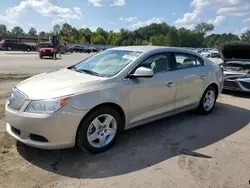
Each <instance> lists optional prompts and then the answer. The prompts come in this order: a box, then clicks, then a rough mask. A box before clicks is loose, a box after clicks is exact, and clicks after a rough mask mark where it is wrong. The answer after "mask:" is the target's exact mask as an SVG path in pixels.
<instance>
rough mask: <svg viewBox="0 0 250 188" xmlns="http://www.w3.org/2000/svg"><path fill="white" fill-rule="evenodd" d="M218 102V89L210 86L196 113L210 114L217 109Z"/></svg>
mask: <svg viewBox="0 0 250 188" xmlns="http://www.w3.org/2000/svg"><path fill="white" fill-rule="evenodd" d="M216 100H217V91H216V88H215V87H214V86H209V87H208V88H207V89H206V90H205V92H204V93H203V95H202V98H201V100H200V104H199V106H198V108H197V109H196V111H197V112H198V113H199V114H202V115H206V114H210V113H211V112H212V111H213V109H214V107H215V104H216Z"/></svg>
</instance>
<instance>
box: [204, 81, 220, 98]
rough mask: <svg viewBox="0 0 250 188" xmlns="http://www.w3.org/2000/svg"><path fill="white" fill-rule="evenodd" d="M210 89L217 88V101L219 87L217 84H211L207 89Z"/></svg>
mask: <svg viewBox="0 0 250 188" xmlns="http://www.w3.org/2000/svg"><path fill="white" fill-rule="evenodd" d="M209 87H214V88H215V90H216V93H215V94H216V99H217V98H218V96H219V86H218V85H217V84H216V83H212V84H210V85H209V86H207V88H206V90H207V89H208V88H209Z"/></svg>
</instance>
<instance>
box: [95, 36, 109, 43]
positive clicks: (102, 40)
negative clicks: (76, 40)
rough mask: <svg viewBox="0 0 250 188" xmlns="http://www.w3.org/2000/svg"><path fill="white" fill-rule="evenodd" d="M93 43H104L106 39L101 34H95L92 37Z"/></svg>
mask: <svg viewBox="0 0 250 188" xmlns="http://www.w3.org/2000/svg"><path fill="white" fill-rule="evenodd" d="M92 43H93V44H106V40H105V38H104V37H103V36H102V35H97V36H94V37H93V38H92Z"/></svg>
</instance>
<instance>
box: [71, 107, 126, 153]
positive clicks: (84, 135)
mask: <svg viewBox="0 0 250 188" xmlns="http://www.w3.org/2000/svg"><path fill="white" fill-rule="evenodd" d="M122 125H123V122H122V119H121V117H120V114H119V113H118V112H117V111H116V110H115V109H113V108H110V107H100V108H98V109H96V110H94V111H92V112H91V113H90V114H88V115H87V116H86V118H84V119H83V121H82V122H81V124H80V126H79V128H78V131H77V135H76V144H77V146H78V147H79V148H81V149H82V150H84V151H87V152H89V153H92V154H97V153H100V152H104V151H106V150H108V149H109V148H110V147H112V146H113V144H114V143H115V141H116V139H117V138H118V137H119V135H120V133H121V131H122V127H123V126H122Z"/></svg>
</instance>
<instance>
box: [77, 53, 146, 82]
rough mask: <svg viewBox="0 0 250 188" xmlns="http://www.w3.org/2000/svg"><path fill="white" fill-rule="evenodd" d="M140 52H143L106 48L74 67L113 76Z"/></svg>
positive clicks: (104, 75)
mask: <svg viewBox="0 0 250 188" xmlns="http://www.w3.org/2000/svg"><path fill="white" fill-rule="evenodd" d="M140 54H142V53H141V52H136V51H125V50H124V51H123V50H106V51H103V52H100V53H98V54H96V55H93V56H91V57H90V58H88V59H86V60H83V61H82V62H80V63H79V64H77V65H75V66H74V67H73V68H74V69H75V70H76V71H82V72H86V73H89V74H91V73H92V74H94V75H98V76H102V77H112V76H114V75H116V74H117V73H118V72H120V71H121V70H122V69H123V68H124V67H125V66H126V65H128V64H129V63H130V62H132V61H133V60H134V59H136V58H137V57H138V56H139V55H140Z"/></svg>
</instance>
